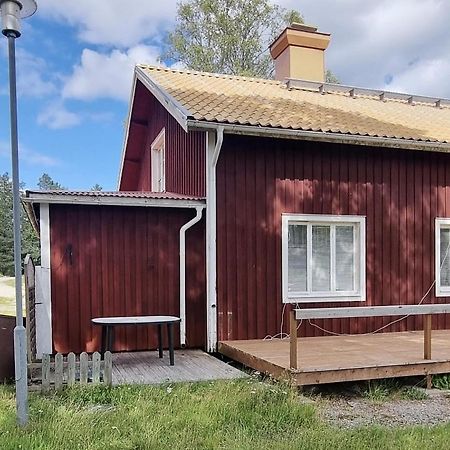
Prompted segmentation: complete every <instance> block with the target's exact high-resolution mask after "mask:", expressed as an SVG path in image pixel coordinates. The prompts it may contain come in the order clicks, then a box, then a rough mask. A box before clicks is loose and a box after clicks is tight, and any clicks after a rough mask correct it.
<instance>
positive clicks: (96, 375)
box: [29, 352, 112, 392]
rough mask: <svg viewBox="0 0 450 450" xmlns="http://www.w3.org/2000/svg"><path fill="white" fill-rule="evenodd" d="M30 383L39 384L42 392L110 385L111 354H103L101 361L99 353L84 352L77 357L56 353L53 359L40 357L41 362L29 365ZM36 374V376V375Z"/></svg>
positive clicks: (44, 356) (71, 354) (46, 355)
mask: <svg viewBox="0 0 450 450" xmlns="http://www.w3.org/2000/svg"><path fill="white" fill-rule="evenodd" d="M29 368H30V372H31V381H32V382H36V381H37V382H39V381H40V382H41V386H42V391H43V392H48V391H49V390H50V389H52V388H54V389H56V390H60V389H62V387H63V386H65V385H67V386H73V385H75V384H76V383H79V384H88V383H89V384H104V385H106V386H111V384H112V354H111V352H105V355H104V359H103V360H102V358H101V355H100V353H98V352H95V353H92V354H91V355H89V354H87V353H86V352H83V353H81V354H80V355H79V356H77V355H75V353H69V354H68V355H67V356H64V355H62V354H61V353H57V354H56V355H55V356H54V357H53V356H51V355H48V354H43V355H42V362H40V363H32V364H29ZM36 372H37V375H36Z"/></svg>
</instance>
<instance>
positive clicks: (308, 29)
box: [288, 22, 317, 33]
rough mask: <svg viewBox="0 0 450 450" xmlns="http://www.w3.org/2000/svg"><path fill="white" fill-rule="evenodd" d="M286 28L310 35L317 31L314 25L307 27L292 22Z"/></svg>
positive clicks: (304, 24) (303, 24)
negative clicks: (307, 32)
mask: <svg viewBox="0 0 450 450" xmlns="http://www.w3.org/2000/svg"><path fill="white" fill-rule="evenodd" d="M288 28H292V29H293V30H299V31H309V32H310V33H315V32H316V31H317V27H316V26H315V25H307V24H306V23H299V22H292V23H291V25H289V26H288Z"/></svg>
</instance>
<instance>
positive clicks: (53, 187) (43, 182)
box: [37, 173, 66, 191]
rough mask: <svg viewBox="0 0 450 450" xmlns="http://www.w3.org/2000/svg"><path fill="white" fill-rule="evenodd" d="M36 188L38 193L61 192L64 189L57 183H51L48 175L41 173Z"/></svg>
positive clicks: (51, 180)
mask: <svg viewBox="0 0 450 450" xmlns="http://www.w3.org/2000/svg"><path fill="white" fill-rule="evenodd" d="M37 185H38V188H39V190H40V191H63V190H64V189H66V188H65V187H63V186H62V185H61V184H59V183H58V182H57V181H53V179H52V177H51V176H50V175H49V174H48V173H43V174H42V176H41V177H40V178H39V181H38V184H37Z"/></svg>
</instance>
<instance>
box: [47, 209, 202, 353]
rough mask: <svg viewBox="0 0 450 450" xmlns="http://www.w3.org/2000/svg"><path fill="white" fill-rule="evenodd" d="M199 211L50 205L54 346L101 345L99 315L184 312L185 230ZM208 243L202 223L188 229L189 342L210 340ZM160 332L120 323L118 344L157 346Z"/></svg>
mask: <svg viewBox="0 0 450 450" xmlns="http://www.w3.org/2000/svg"><path fill="white" fill-rule="evenodd" d="M193 215H194V213H193V211H192V210H186V209H172V208H171V209H169V208H137V207H135V208H133V207H109V206H96V207H91V206H74V205H52V206H51V209H50V227H51V228H50V239H51V278H52V282H51V285H52V320H53V324H52V326H53V342H54V350H55V351H57V352H62V353H67V352H69V351H74V352H81V351H88V352H92V351H95V350H98V349H99V348H100V338H101V336H100V330H99V329H98V327H93V326H92V325H91V319H92V318H93V317H98V316H123V315H142V314H143V315H150V314H170V315H179V230H180V227H181V226H182V225H183V224H184V223H186V222H187V221H188V220H189V219H190V218H192V217H193ZM204 249H205V236H204V223H203V222H201V223H199V224H197V225H195V226H194V227H193V228H191V229H190V230H188V231H187V233H186V255H187V261H186V263H187V269H186V270H187V276H186V282H187V286H186V310H187V322H186V326H187V345H188V346H190V347H204V344H205V327H206V325H205V305H206V299H205V250H204ZM153 328H154V327H153ZM155 333H156V330H155V329H152V328H147V327H142V328H136V327H122V328H117V333H116V347H115V350H141V349H148V348H154V347H155V344H156V341H155V337H156V336H155ZM178 338H179V335H178V337H177V340H178Z"/></svg>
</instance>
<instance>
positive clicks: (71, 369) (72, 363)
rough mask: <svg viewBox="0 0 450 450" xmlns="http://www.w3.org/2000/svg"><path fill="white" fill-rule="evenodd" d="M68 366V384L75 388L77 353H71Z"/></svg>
mask: <svg viewBox="0 0 450 450" xmlns="http://www.w3.org/2000/svg"><path fill="white" fill-rule="evenodd" d="M67 365H68V368H67V369H68V376H67V384H68V385H69V386H73V385H74V384H75V369H76V358H75V353H73V352H70V353H69V354H68V355H67Z"/></svg>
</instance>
